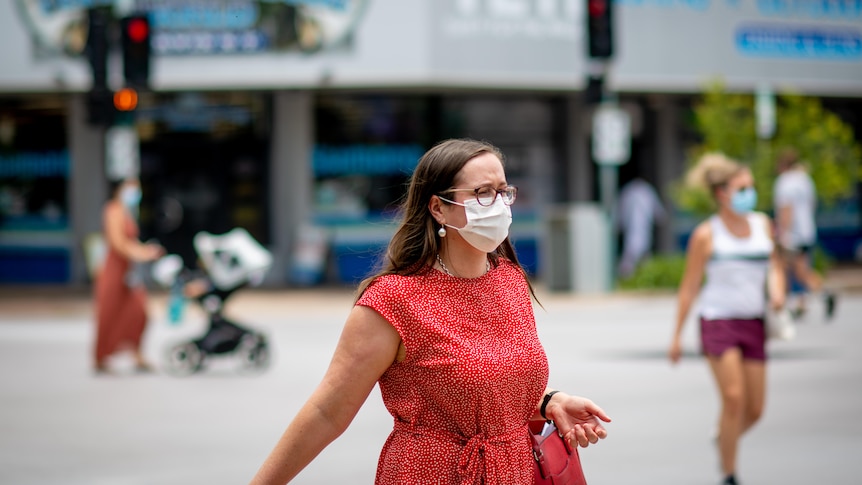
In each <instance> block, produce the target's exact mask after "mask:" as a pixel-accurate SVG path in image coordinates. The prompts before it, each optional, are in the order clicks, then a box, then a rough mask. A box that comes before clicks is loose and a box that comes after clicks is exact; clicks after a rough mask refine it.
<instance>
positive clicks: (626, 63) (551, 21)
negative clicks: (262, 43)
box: [0, 0, 862, 96]
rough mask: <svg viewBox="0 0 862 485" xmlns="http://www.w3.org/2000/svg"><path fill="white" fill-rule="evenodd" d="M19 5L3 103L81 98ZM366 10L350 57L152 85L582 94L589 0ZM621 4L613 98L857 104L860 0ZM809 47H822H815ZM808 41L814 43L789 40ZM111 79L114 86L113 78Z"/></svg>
mask: <svg viewBox="0 0 862 485" xmlns="http://www.w3.org/2000/svg"><path fill="white" fill-rule="evenodd" d="M14 5H15V4H14V3H13V2H11V1H10V2H0V46H2V47H0V92H2V91H6V92H14V91H22V90H26V91H32V90H65V89H71V90H83V89H86V87H87V85H88V83H89V72H88V68H87V66H86V64H85V62H84V61H83V59H74V60H72V59H68V58H66V59H64V58H61V57H57V56H53V57H52V56H47V57H45V56H43V57H40V56H37V55H36V50H35V49H34V47H33V44H32V42H31V41H30V38H29V36H28V34H27V30H26V29H25V27H24V25H23V24H22V22H21V18H20V16H19V15H18V11H17V10H16V8H15V7H14ZM366 5H367V8H366V9H365V10H364V12H363V14H362V16H361V17H359V20H358V23H357V26H356V29H355V32H354V34H353V35H352V36H351V38H350V42H349V43H348V45H347V46H346V47H344V48H336V49H328V50H323V51H321V52H318V53H313V54H302V53H299V52H268V53H258V54H245V55H209V56H200V55H198V56H160V57H158V58H156V59H155V62H154V65H153V86H154V87H155V88H156V89H159V90H176V89H210V88H212V89H288V88H317V87H346V88H352V87H360V88H361V87H377V88H380V87H384V88H385V87H427V86H438V87H447V86H454V87H473V88H497V87H499V88H507V89H512V88H514V89H521V88H528V89H551V90H557V91H559V90H564V91H565V90H574V89H581V88H582V87H583V85H584V78H585V75H586V71H587V63H586V61H585V48H584V41H585V33H584V25H585V20H584V6H585V2H584V1H581V0H410V1H404V0H367V4H366ZM616 5H617V19H618V22H617V25H616V32H617V34H618V35H617V47H618V49H617V53H618V56H617V58H616V60H615V61H614V62H613V63H612V66H611V74H610V85H611V86H612V87H614V88H617V89H620V90H627V91H697V90H700V88H701V87H702V86H703V84H704V83H705V82H707V81H708V80H709V79H712V78H715V77H716V76H722V77H724V78H725V79H726V81H727V82H728V84H730V85H731V86H734V87H738V88H742V89H751V88H753V87H754V86H755V85H756V84H757V83H761V82H767V83H770V84H773V85H774V87H777V88H791V89H797V90H801V91H804V92H807V93H812V94H843V95H853V96H862V81H860V80H862V4H860V2H858V1H851V0H844V1H831V2H795V1H791V0H758V1H751V2H749V1H743V0H678V1H668V0H618V1H617V2H616ZM814 9H820V10H814ZM824 9H825V10H824ZM745 30H748V31H750V32H755V33H757V32H760V33H769V32H771V37H769V36H767V37H768V39H772V40H773V41H774V40H775V39H776V38H778V39H779V41H778V42H772V41H768V42H766V43H765V44H764V43H761V44H758V45H760V46H761V48H760V49H759V50H758V49H753V50H752V49H751V48H750V47H751V45H754V44H751V43H749V44H746V45H749V48H744V47H740V42H739V40H738V39H739V38H740V37H739V36H738V33H739V32H740V31H745ZM782 32H783V33H784V34H781V33H782ZM785 34H786V35H785ZM815 34H816V35H820V38H821V40H822V39H825V40H826V42H819V43H817V42H815V41H813V40H811V38H810V36H811V35H815ZM781 35H785V38H784V40H781ZM806 36H808V37H809V41H810V42H808V44H805V42H801V43H794V42H792V41H791V40H792V39H795V38H802V39H803V40H804V38H806ZM762 39H763V37H761V40H762ZM768 39H767V40H768ZM788 39H790V40H788ZM770 42H771V43H770ZM791 44H792V45H791ZM796 44H799V46H802V45H803V44H804V45H807V46H808V47H806V48H800V47H799V46H797V45H796ZM809 44H810V45H809ZM815 44H816V45H815ZM763 45H769V46H772V50H771V51H770V50H768V49H766V50H764V49H763V48H762V46H763ZM794 46H795V47H794ZM776 49H777V50H779V51H781V52H777V51H776ZM782 49H783V50H782ZM806 49H807V50H806ZM113 79H114V82H115V83H116V82H119V81H118V74H117V70H116V69H115V74H114V77H113Z"/></svg>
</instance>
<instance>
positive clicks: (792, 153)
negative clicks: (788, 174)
mask: <svg viewBox="0 0 862 485" xmlns="http://www.w3.org/2000/svg"><path fill="white" fill-rule="evenodd" d="M799 163H800V161H799V152H797V151H796V149H795V148H792V147H785V148H782V149H781V151H779V152H778V157H776V159H775V167H776V168H777V169H778V170H779V171H780V170H787V169H788V168H791V167H793V166H795V165H798V164H799Z"/></svg>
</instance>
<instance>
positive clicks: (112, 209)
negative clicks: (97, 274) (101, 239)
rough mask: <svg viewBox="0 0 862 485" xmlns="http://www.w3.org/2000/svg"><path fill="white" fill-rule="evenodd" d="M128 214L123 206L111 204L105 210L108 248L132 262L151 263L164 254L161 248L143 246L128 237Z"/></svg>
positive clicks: (149, 245)
mask: <svg viewBox="0 0 862 485" xmlns="http://www.w3.org/2000/svg"><path fill="white" fill-rule="evenodd" d="M126 217H127V216H126V214H125V212H124V209H123V207H122V206H121V205H119V204H117V203H113V202H112V203H109V204H108V207H107V209H106V210H105V221H104V224H105V238H106V239H107V243H108V246H110V247H111V248H113V249H114V250H116V251H117V252H119V253H120V254H122V255H123V256H124V257H125V258H126V259H131V260H132V261H138V262H142V261H151V260H153V259H156V258H158V257H159V256H161V254H162V249H161V247H160V246H156V245H152V244H143V243H141V242H140V241H138V240H137V239H134V238H130V237H128V236H126Z"/></svg>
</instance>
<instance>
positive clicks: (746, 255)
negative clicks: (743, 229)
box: [700, 212, 773, 320]
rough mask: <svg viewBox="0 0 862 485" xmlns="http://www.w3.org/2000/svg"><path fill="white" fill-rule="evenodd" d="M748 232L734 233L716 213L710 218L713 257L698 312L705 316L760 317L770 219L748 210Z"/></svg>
mask: <svg viewBox="0 0 862 485" xmlns="http://www.w3.org/2000/svg"><path fill="white" fill-rule="evenodd" d="M747 219H748V225H749V227H750V228H751V233H750V235H749V236H748V237H746V238H741V237H736V236H734V235H733V234H731V232H730V231H729V230H728V229H727V227H726V226H725V225H724V223H723V222H722V221H721V219H720V218H719V217H718V215H714V216H712V217H711V218H710V220H709V224H710V226H711V229H712V257H711V258H710V260H709V262H707V264H706V284H704V286H703V289H702V290H701V293H700V314H701V316H702V317H703V318H706V319H707V320H716V319H733V318H760V317H762V316H763V314H764V313H765V311H766V274H767V271H768V267H769V256H770V255H771V254H772V248H773V243H772V239H771V238H770V236H769V232H768V224H769V219H768V218H767V217H766V215H764V214H762V213H759V212H752V213H750V214H748V216H747Z"/></svg>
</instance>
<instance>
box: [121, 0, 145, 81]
mask: <svg viewBox="0 0 862 485" xmlns="http://www.w3.org/2000/svg"><path fill="white" fill-rule="evenodd" d="M120 29H121V40H122V49H123V76H124V77H125V78H126V84H127V85H129V86H136V87H146V86H147V84H148V83H149V79H150V54H151V51H152V49H151V47H150V35H151V29H150V19H149V17H147V16H146V15H132V16H129V17H125V18H123V19H122V20H120Z"/></svg>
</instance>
